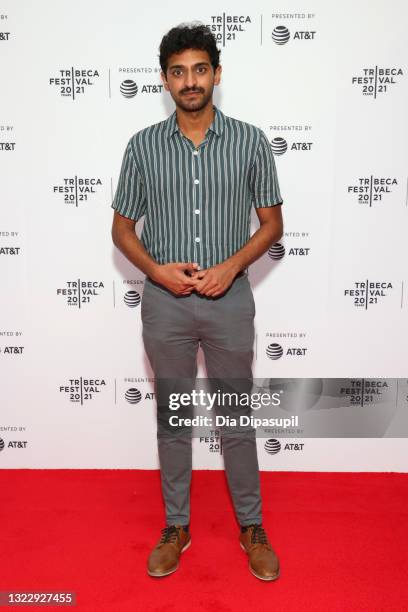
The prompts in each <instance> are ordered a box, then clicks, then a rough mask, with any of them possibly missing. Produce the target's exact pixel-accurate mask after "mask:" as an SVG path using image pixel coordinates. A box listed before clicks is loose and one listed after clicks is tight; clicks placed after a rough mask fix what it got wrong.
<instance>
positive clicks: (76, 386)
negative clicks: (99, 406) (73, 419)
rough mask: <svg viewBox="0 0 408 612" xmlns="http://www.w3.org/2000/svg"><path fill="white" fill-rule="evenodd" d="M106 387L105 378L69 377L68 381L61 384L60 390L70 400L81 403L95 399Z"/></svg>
mask: <svg viewBox="0 0 408 612" xmlns="http://www.w3.org/2000/svg"><path fill="white" fill-rule="evenodd" d="M105 388H106V381H105V379H103V378H84V377H82V376H80V377H79V378H69V379H68V380H67V382H66V383H65V384H63V385H60V387H59V392H60V393H61V394H63V395H65V396H66V397H67V398H68V399H69V401H70V402H73V403H74V404H81V406H83V404H84V402H87V401H91V400H93V399H95V398H96V397H97V396H98V395H99V394H100V393H102V392H103V391H104V389H105Z"/></svg>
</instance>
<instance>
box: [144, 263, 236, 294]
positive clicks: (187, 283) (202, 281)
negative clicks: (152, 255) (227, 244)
mask: <svg viewBox="0 0 408 612" xmlns="http://www.w3.org/2000/svg"><path fill="white" fill-rule="evenodd" d="M239 271H240V268H239V267H238V266H237V264H235V263H233V262H229V261H224V262H222V263H220V264H216V265H215V266H211V267H210V268H207V269H205V270H200V269H199V266H198V264H197V263H178V262H176V263H168V264H160V265H158V267H157V268H156V270H155V273H154V275H153V276H152V278H153V280H154V281H156V282H158V283H160V284H162V285H164V286H165V287H166V288H167V289H169V290H170V291H172V292H173V293H175V294H176V295H190V293H192V291H196V292H197V293H200V294H201V295H206V296H208V297H217V296H219V295H221V294H223V293H224V292H225V291H226V290H227V289H228V288H229V287H230V285H231V284H232V281H233V280H234V278H235V276H236V275H237V273H238V272H239Z"/></svg>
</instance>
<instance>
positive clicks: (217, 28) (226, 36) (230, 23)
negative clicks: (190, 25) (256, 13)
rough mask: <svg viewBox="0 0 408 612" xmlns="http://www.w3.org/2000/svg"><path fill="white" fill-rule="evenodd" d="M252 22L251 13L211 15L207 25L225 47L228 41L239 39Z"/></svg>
mask: <svg viewBox="0 0 408 612" xmlns="http://www.w3.org/2000/svg"><path fill="white" fill-rule="evenodd" d="M249 24H252V20H251V17H250V16H249V15H227V13H221V14H219V15H211V16H210V23H208V24H206V25H207V27H208V28H209V29H210V30H211V32H212V33H213V34H214V36H215V39H216V41H217V43H221V45H222V46H223V47H225V45H226V43H227V42H230V41H233V40H237V39H238V38H239V37H240V36H241V34H242V33H243V32H246V31H247V28H248V25H249Z"/></svg>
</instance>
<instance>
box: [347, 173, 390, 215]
mask: <svg viewBox="0 0 408 612" xmlns="http://www.w3.org/2000/svg"><path fill="white" fill-rule="evenodd" d="M396 186H398V181H397V179H396V178H391V177H375V176H373V175H372V174H371V175H370V176H368V177H360V178H358V179H357V183H356V184H354V185H348V186H347V192H348V193H349V194H350V195H353V196H355V201H356V202H357V204H364V205H366V206H368V207H369V208H371V207H372V206H373V204H375V203H379V202H383V197H386V196H387V194H388V193H392V192H393V189H394V188H395V187H396Z"/></svg>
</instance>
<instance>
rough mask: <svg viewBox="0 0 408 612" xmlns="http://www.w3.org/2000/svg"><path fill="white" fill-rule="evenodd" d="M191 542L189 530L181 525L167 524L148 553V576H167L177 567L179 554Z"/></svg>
mask: <svg viewBox="0 0 408 612" xmlns="http://www.w3.org/2000/svg"><path fill="white" fill-rule="evenodd" d="M190 544H191V536H190V532H189V531H186V530H185V529H184V527H183V526H182V525H169V526H167V527H165V528H164V529H162V530H161V538H160V541H159V542H158V544H157V545H156V546H155V548H154V549H153V550H152V552H151V553H150V555H149V559H148V561H147V573H148V574H149V576H167V575H168V574H172V573H173V572H175V571H176V569H178V566H179V558H180V554H181V553H182V552H183V551H184V550H186V549H187V548H188V547H189V546H190Z"/></svg>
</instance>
